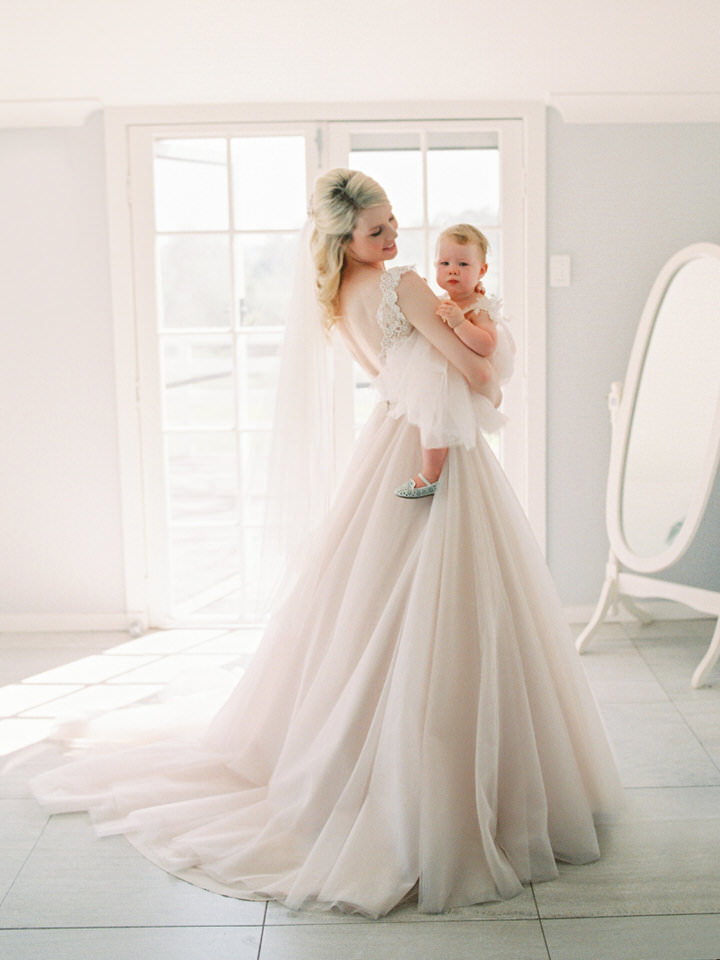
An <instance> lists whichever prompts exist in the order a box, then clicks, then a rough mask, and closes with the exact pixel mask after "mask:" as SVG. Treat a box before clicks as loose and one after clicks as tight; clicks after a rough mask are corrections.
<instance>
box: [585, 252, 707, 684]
mask: <svg viewBox="0 0 720 960" xmlns="http://www.w3.org/2000/svg"><path fill="white" fill-rule="evenodd" d="M719 303H720V245H718V244H714V243H697V244H692V245H691V246H689V247H685V248H684V249H682V250H680V251H678V252H677V253H676V254H675V255H674V256H673V257H671V258H670V260H668V262H667V263H666V264H665V266H664V267H663V268H662V270H661V271H660V273H659V274H658V277H657V279H656V280H655V283H654V284H653V287H652V289H651V291H650V295H649V297H648V300H647V302H646V304H645V309H644V310H643V313H642V316H641V318H640V324H639V327H638V330H637V332H636V335H635V341H634V343H633V348H632V352H631V354H630V361H629V364H628V371H627V377H626V380H625V384H624V385H623V384H621V383H614V384H612V386H611V390H610V396H609V398H608V405H609V408H610V419H611V424H612V439H611V445H610V467H609V471H608V483H607V495H606V511H605V519H606V525H607V532H608V539H609V541H610V555H609V558H608V562H607V566H606V569H605V582H604V584H603V587H602V590H601V593H600V598H599V600H598V602H597V605H596V607H595V611H594V613H593V615H592V618H591V619H590V622H589V623H588V625H587V627H585V629H584V630H583V632H582V633H581V634H580V636H579V637H578V639H577V641H576V646H577V649H578V651H579V652H580V653H582V652H583V651H585V650H587V648H588V646H589V645H590V642H591V640H592V638H593V636H594V634H595V633H596V632H597V629H598V627H599V626H600V624H601V623H602V622H603V620H604V619H605V617H606V616H607V613H608V611H609V610H611V609H615V608H617V606H618V604H621V605H622V606H623V607H625V608H626V609H627V610H628V611H629V612H630V613H631V614H632V615H633V616H634V617H636V618H637V619H638V620H640V621H641V622H643V623H651V622H652V620H653V617H652V616H651V615H650V614H649V613H647V612H646V611H645V610H644V609H643V608H642V607H641V606H638V605H637V604H636V603H635V601H634V599H633V598H636V597H637V598H644V599H646V600H649V599H660V600H672V601H675V602H677V603H682V604H685V605H686V606H688V607H691V608H693V609H695V610H698V611H700V612H702V613H707V614H710V615H712V616H714V617H717V618H718V622H717V623H716V625H715V630H714V633H713V636H712V639H711V641H710V646H709V648H708V650H707V651H706V653H705V655H704V657H703V658H702V660H701V661H700V663H699V664H698V666H697V668H696V669H695V672H694V673H693V676H692V681H691V682H692V686H693V687H695V688H697V687H701V686H703V684H705V683H707V681H708V677H709V676H710V672H711V670H712V668H713V667H714V665H715V663H716V662H717V660H718V658H719V657H720V590H709V589H704V588H702V589H701V588H699V587H693V586H691V585H689V584H688V585H685V584H682V583H677V582H674V581H671V580H665V579H662V573H663V571H667V570H668V569H670V568H672V567H673V565H674V564H675V563H676V562H677V561H678V560H679V559H680V558H681V557H683V556H684V554H685V553H686V551H687V550H688V548H689V547H690V545H691V544H692V543H693V541H694V539H695V537H696V535H697V534H698V531H699V528H700V525H701V523H702V521H703V517H704V515H705V512H706V508H707V505H708V502H709V498H710V496H711V492H712V489H713V485H714V483H715V478H716V477H717V476H718V470H720V324H718V312H717V311H718V304H719Z"/></svg>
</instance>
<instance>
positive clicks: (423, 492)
mask: <svg viewBox="0 0 720 960" xmlns="http://www.w3.org/2000/svg"><path fill="white" fill-rule="evenodd" d="M418 476H419V477H420V479H421V480H422V482H423V483H424V484H425V486H424V487H418V486H416V485H415V480H414V478H413V479H412V480H408V482H407V483H404V484H403V485H402V486H401V487H398V488H397V490H396V491H395V496H396V497H404V498H405V499H406V500H416V499H417V498H418V497H431V496H432V495H433V494H434V493H435V491H436V490H437V480H436V481H435V483H430V481H429V480H428V478H427V477H424V476H423V475H422V474H421V473H419V474H418Z"/></svg>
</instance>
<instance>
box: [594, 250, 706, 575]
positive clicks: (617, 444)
mask: <svg viewBox="0 0 720 960" xmlns="http://www.w3.org/2000/svg"><path fill="white" fill-rule="evenodd" d="M703 257H710V258H711V259H714V260H718V261H720V246H718V245H717V244H714V243H695V244H692V245H691V246H689V247H685V248H684V249H682V250H679V251H678V252H677V253H676V254H675V255H674V256H673V257H671V258H670V260H668V262H667V263H666V264H665V266H664V267H663V268H662V270H661V271H660V273H659V274H658V276H657V279H656V280H655V283H654V284H653V286H652V289H651V291H650V294H649V296H648V299H647V303H646V304H645V308H644V310H643V312H642V317H641V319H640V324H639V326H638V329H637V333H636V334H635V341H634V343H633V348H632V352H631V354H630V361H629V363H628V370H627V376H626V378H625V385H624V387H623V391H622V398H621V401H620V405H619V408H618V411H617V419H616V422H615V423H614V424H613V435H612V447H611V451H610V469H609V472H608V485H607V499H606V511H605V518H606V522H607V531H608V537H609V539H610V545H611V547H612V549H613V550H614V552H615V555H616V556H617V558H618V560H619V561H620V562H621V563H622V564H624V565H625V566H626V567H629V568H630V569H631V570H636V571H637V572H638V573H657V572H658V571H660V570H665V569H666V568H667V567H669V566H672V564H673V563H675V562H677V561H678V560H679V559H680V557H682V555H683V554H684V553H685V551H686V550H687V549H688V547H689V546H690V544H691V543H692V541H693V538H694V537H695V534H696V533H697V530H698V527H699V526H700V523H701V522H702V518H703V515H704V513H705V508H706V506H707V502H708V497H709V496H710V491H711V490H712V486H713V481H714V479H715V473H716V471H717V468H718V464H719V463H720V405H719V406H718V408H717V409H716V411H715V417H714V419H713V426H712V431H711V434H710V438H709V442H708V445H707V449H706V453H705V461H704V464H703V470H702V477H700V478H699V479H698V483H697V484H696V486H695V488H694V490H693V496H692V499H691V501H690V503H689V506H688V511H687V515H686V517H685V521H684V523H683V525H682V527H681V528H680V532H679V533H678V535H677V537H675V539H674V540H673V542H672V543H671V544H670V546H669V547H668V548H667V550H664V551H663V552H662V553H658V554H656V555H655V556H651V557H641V556H638V555H637V554H636V553H634V552H633V550H632V549H631V548H630V547H629V546H628V543H627V541H626V539H625V535H624V533H623V529H622V493H623V482H624V479H625V460H626V456H627V449H628V443H629V441H630V432H631V427H632V420H633V414H634V412H635V402H636V399H637V394H638V390H639V388H640V382H641V379H642V373H643V367H644V364H645V357H646V356H647V352H648V349H649V347H650V341H651V339H652V335H653V330H654V328H655V321H656V319H657V316H658V312H659V310H660V307H661V305H662V302H663V300H664V298H665V294H666V293H667V290H668V288H669V286H670V284H671V283H672V281H673V279H674V278H675V275H676V274H677V273H678V272H679V271H680V270H681V269H682V268H683V267H684V266H685V264H687V263H690V262H691V261H693V260H698V259H701V258H703Z"/></svg>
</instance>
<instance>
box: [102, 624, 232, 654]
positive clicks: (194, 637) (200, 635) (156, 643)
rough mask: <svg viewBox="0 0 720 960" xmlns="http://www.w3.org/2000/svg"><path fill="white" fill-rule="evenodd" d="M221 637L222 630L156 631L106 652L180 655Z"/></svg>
mask: <svg viewBox="0 0 720 960" xmlns="http://www.w3.org/2000/svg"><path fill="white" fill-rule="evenodd" d="M222 636H223V631H222V630H156V631H154V632H153V633H147V634H145V636H143V637H137V638H136V639H134V640H127V641H126V642H125V643H121V644H119V645H118V646H116V647H113V648H112V649H110V650H107V651H106V652H107V653H108V654H109V655H111V656H114V655H115V654H142V653H148V654H151V653H156V654H171V653H182V652H184V651H186V650H188V649H191V648H194V647H197V646H198V645H199V644H202V643H209V642H210V641H211V640H213V639H217V638H220V637H222Z"/></svg>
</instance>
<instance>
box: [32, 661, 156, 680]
mask: <svg viewBox="0 0 720 960" xmlns="http://www.w3.org/2000/svg"><path fill="white" fill-rule="evenodd" d="M157 659H158V658H157V657H156V656H155V655H152V656H133V657H130V656H120V655H117V656H108V655H106V654H93V655H92V656H89V657H83V658H82V659H81V660H75V661H74V662H73V663H66V664H65V665H64V666H62V667H55V668H54V669H52V670H46V671H44V672H43V673H38V674H36V675H35V676H34V677H32V678H31V679H32V682H33V683H103V682H104V681H106V680H109V679H110V678H111V677H115V678H117V677H118V676H119V675H120V674H125V673H128V672H129V671H131V670H134V671H135V672H137V670H138V668H139V667H143V666H145V665H146V664H149V663H152V662H153V661H156V660H157ZM130 682H134V681H130Z"/></svg>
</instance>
